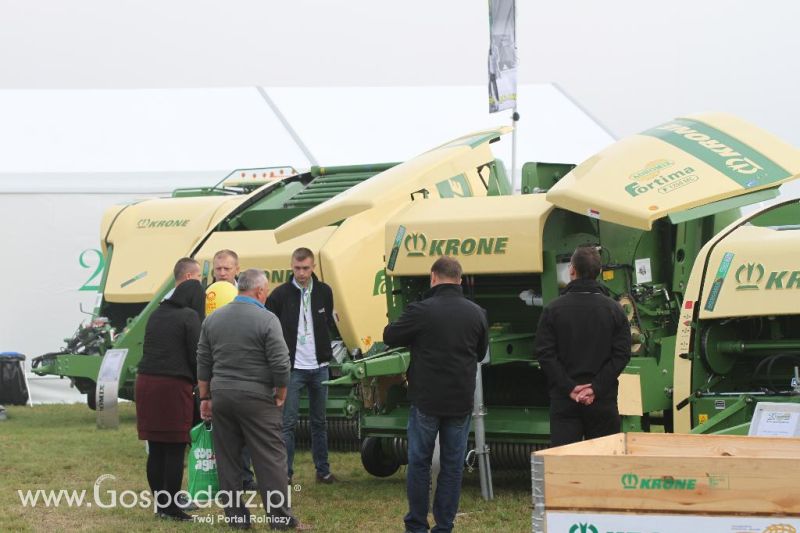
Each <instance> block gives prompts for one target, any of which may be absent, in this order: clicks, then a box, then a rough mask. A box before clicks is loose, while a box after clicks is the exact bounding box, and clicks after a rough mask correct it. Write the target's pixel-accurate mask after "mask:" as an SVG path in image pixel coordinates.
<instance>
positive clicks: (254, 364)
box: [197, 269, 299, 529]
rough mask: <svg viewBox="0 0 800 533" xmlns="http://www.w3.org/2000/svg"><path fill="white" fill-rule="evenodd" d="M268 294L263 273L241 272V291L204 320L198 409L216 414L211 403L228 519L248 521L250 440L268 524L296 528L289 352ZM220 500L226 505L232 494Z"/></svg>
mask: <svg viewBox="0 0 800 533" xmlns="http://www.w3.org/2000/svg"><path fill="white" fill-rule="evenodd" d="M267 292H268V287H267V278H266V276H265V275H264V272H262V271H260V270H256V269H250V270H246V271H245V272H244V273H242V274H241V275H240V276H239V295H238V296H237V297H236V298H235V299H234V300H233V301H232V302H231V303H229V304H228V305H226V306H225V307H222V308H220V309H218V310H217V311H215V312H214V313H213V314H211V315H210V316H209V317H208V318H206V320H205V321H204V322H203V326H202V329H201V331H200V343H199V345H198V347H197V379H198V386H199V389H200V399H201V403H200V415H201V416H202V417H203V419H204V420H210V419H211V416H212V403H213V420H214V449H215V453H216V458H217V472H218V474H219V488H220V491H222V492H224V493H225V494H226V495H227V496H228V497H229V498H230V499H231V501H230V505H228V506H226V508H225V513H226V515H227V517H228V523H229V525H231V526H232V527H236V528H241V529H248V528H249V527H250V512H249V511H248V510H247V507H246V506H245V505H244V504H245V501H246V500H245V498H244V497H243V493H242V490H241V489H242V469H241V452H242V446H243V445H245V444H246V445H247V447H248V448H249V449H250V452H251V455H252V457H253V466H254V468H255V472H256V479H257V481H258V488H259V492H260V493H261V498H262V500H263V502H264V509H266V511H267V516H268V521H269V523H270V525H271V526H272V528H273V529H294V528H297V527H298V525H299V524H298V521H297V519H296V518H295V517H294V516H292V514H291V512H290V510H289V507H290V506H291V500H289V499H288V498H289V497H290V495H289V494H287V481H288V480H287V475H286V447H285V446H284V443H283V438H282V436H281V435H282V434H281V430H282V424H283V416H282V412H281V406H282V405H283V402H284V400H285V398H286V385H287V383H288V381H289V350H288V348H287V347H286V343H285V342H284V340H283V333H282V331H281V324H280V322H279V321H278V319H277V318H276V317H275V315H273V314H272V313H271V312H269V311H267V310H266V309H265V308H264V301H265V300H266V298H267ZM212 397H213V400H212ZM219 501H221V502H222V503H226V498H225V497H221V498H220V500H219Z"/></svg>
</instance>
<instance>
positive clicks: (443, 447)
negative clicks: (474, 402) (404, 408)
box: [405, 405, 472, 533]
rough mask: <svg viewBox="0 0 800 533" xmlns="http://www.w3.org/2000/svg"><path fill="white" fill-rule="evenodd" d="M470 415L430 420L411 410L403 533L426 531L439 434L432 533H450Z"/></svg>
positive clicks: (456, 504) (459, 485)
mask: <svg viewBox="0 0 800 533" xmlns="http://www.w3.org/2000/svg"><path fill="white" fill-rule="evenodd" d="M471 418H472V415H471V414H469V415H466V416H457V417H444V416H430V415H426V414H425V413H423V412H421V411H420V410H419V409H417V408H416V407H415V406H413V405H412V406H411V409H410V410H409V412H408V472H407V484H406V490H407V493H408V514H407V515H406V516H405V524H406V531H411V532H413V533H417V532H421V531H428V506H429V503H430V501H429V495H428V492H429V491H430V484H431V460H432V458H433V449H434V446H435V445H436V434H437V433H438V434H439V462H440V465H441V470H440V471H439V477H438V478H437V480H436V494H435V495H434V497H433V518H434V520H435V521H436V525H435V526H434V527H433V529H432V530H431V531H432V532H440V531H447V532H449V531H452V530H453V520H454V519H455V517H456V511H458V500H459V498H460V496H461V477H462V475H463V473H464V456H465V454H466V451H467V437H468V436H469V423H470V419H471Z"/></svg>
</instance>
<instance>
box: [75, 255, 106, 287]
mask: <svg viewBox="0 0 800 533" xmlns="http://www.w3.org/2000/svg"><path fill="white" fill-rule="evenodd" d="M93 256H94V257H93ZM93 258H94V260H95V261H96V262H97V266H92V264H91V263H93V262H95V261H92V259H93ZM78 262H79V263H80V265H81V266H82V267H83V268H94V272H93V273H92V275H91V277H89V279H87V280H86V283H84V284H83V285H82V286H81V288H80V289H78V290H79V291H99V290H100V279H99V278H98V276H100V275H101V274H102V273H103V267H105V258H104V257H103V253H102V252H101V251H100V250H98V249H96V248H88V249H86V250H84V251H82V252H81V255H80V256H79V257H78Z"/></svg>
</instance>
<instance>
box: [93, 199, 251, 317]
mask: <svg viewBox="0 0 800 533" xmlns="http://www.w3.org/2000/svg"><path fill="white" fill-rule="evenodd" d="M246 199H247V196H246V195H240V196H203V197H190V198H170V199H168V200H167V201H165V200H164V199H156V200H146V201H144V202H139V203H137V204H134V205H130V206H127V207H125V208H123V209H122V210H117V208H116V207H114V208H111V209H112V210H111V211H110V212H112V213H113V212H114V210H117V211H118V214H117V216H116V218H115V219H113V222H109V224H111V229H110V231H109V232H108V235H107V236H105V235H104V237H105V239H104V243H105V244H106V245H111V246H113V245H114V244H115V243H116V242H120V243H124V246H120V247H118V248H117V247H115V248H114V250H113V252H112V261H111V262H110V264H109V267H108V268H109V270H108V278H107V281H106V286H105V292H104V294H103V297H104V299H105V300H106V301H109V302H114V303H136V302H147V301H149V300H150V299H151V298H153V296H154V295H155V293H156V291H157V290H158V289H159V287H161V285H162V284H163V283H164V281H165V279H166V278H165V275H166V273H171V272H172V267H173V265H174V264H175V261H176V260H177V259H179V258H180V257H182V256H184V255H186V254H187V253H189V251H190V250H191V249H192V247H193V246H194V245H195V244H196V243H197V242H198V241H199V240H200V239H201V238H202V237H203V236H204V235H205V234H206V233H207V232H208V230H209V229H210V228H211V227H213V226H214V225H215V224H216V223H217V222H218V221H219V220H220V219H221V218H222V217H223V216H224V215H226V214H227V213H229V212H230V211H231V210H232V209H234V208H235V207H236V206H238V205H239V204H241V203H242V202H243V201H245V200H246ZM106 220H107V217H106V218H104V219H103V227H105V225H106Z"/></svg>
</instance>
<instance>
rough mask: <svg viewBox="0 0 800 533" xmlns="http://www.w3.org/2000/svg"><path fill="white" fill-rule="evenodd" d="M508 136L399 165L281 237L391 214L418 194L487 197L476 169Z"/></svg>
mask: <svg viewBox="0 0 800 533" xmlns="http://www.w3.org/2000/svg"><path fill="white" fill-rule="evenodd" d="M509 131H511V128H507V127H504V128H497V129H495V130H487V131H481V132H477V133H473V134H471V135H467V136H464V137H460V138H458V139H456V140H454V141H451V142H449V143H447V144H445V145H442V146H440V147H438V148H434V149H433V150H430V151H429V152H426V153H424V154H422V155H419V156H417V157H415V158H413V159H410V160H408V161H406V162H405V163H401V164H399V165H397V166H396V167H393V168H391V169H389V170H387V171H385V172H382V173H381V174H379V175H377V176H375V177H373V178H372V179H369V180H367V181H365V182H363V183H360V184H358V185H356V186H355V187H353V188H351V189H349V190H347V191H345V192H343V193H341V194H339V195H338V196H337V197H336V198H334V199H332V200H330V201H328V202H325V203H324V204H321V205H319V206H317V207H315V208H313V209H311V210H309V211H307V212H305V213H303V214H302V215H300V216H298V217H296V218H294V219H292V220H291V221H289V222H287V223H286V224H283V225H282V226H281V227H279V228H278V229H277V238H278V240H279V241H281V240H286V239H291V238H293V237H296V236H298V235H302V234H303V233H305V232H307V231H310V230H312V229H315V228H318V227H321V226H327V225H328V224H335V223H336V222H339V221H341V220H344V219H345V218H348V217H351V216H353V215H356V214H358V213H361V212H364V211H367V210H369V209H373V208H380V209H386V210H392V209H394V208H396V207H397V206H398V205H405V204H406V203H408V201H410V197H409V195H410V194H411V193H414V192H417V191H420V192H419V194H420V195H421V196H422V195H423V194H430V195H433V196H436V197H439V198H453V197H467V196H484V195H485V194H486V186H485V185H484V183H483V182H482V181H481V176H479V175H478V167H479V166H481V165H483V164H485V163H487V162H489V161H492V160H493V159H494V157H493V156H492V153H491V150H490V149H489V142H488V141H490V140H492V139H496V138H498V137H500V136H501V135H503V134H505V133H508V132H509Z"/></svg>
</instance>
